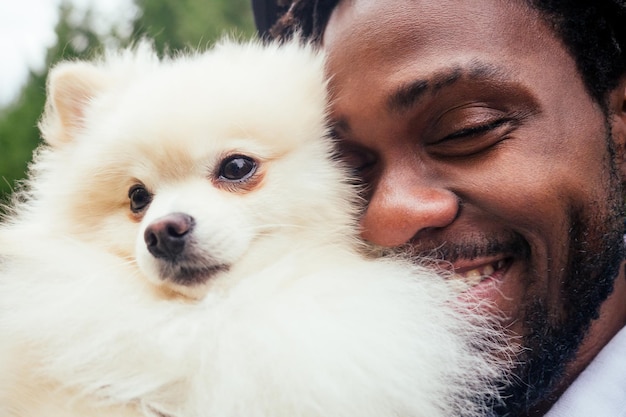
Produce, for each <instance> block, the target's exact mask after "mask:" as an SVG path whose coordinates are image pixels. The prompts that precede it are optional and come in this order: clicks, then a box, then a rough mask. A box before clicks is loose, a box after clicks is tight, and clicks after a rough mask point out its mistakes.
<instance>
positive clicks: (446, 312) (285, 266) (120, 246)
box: [0, 41, 506, 417]
mask: <svg viewBox="0 0 626 417" xmlns="http://www.w3.org/2000/svg"><path fill="white" fill-rule="evenodd" d="M326 100H327V98H326V92H325V81H324V76H323V57H322V56H321V54H319V53H316V52H315V51H314V50H313V49H312V48H311V47H307V46H302V45H300V44H299V43H298V42H291V43H287V44H284V45H261V44H260V43H258V42H249V43H243V44H238V43H236V42H232V41H224V42H222V44H220V45H218V46H217V47H215V48H214V49H212V50H211V51H208V52H205V53H190V54H186V55H184V56H179V57H176V58H172V59H164V60H159V59H158V58H157V57H156V55H155V54H154V52H153V51H152V49H151V47H150V46H149V45H147V43H142V44H140V45H139V46H137V47H135V48H132V49H129V50H126V51H123V52H120V53H116V54H109V55H107V56H106V57H105V58H103V59H101V60H99V61H97V62H66V63H62V64H60V65H58V66H57V67H56V68H55V69H54V70H53V71H52V73H51V77H50V81H49V97H48V103H47V108H46V112H45V114H44V116H43V118H42V121H41V124H40V127H41V130H42V135H43V138H44V139H45V142H46V143H45V144H44V145H43V146H42V147H41V148H40V149H39V150H38V151H37V153H36V155H35V159H34V163H33V165H32V169H31V175H30V179H29V181H28V184H27V185H28V186H27V187H26V188H25V189H24V190H23V191H22V192H21V193H20V194H18V195H17V196H16V197H15V199H14V203H13V207H12V208H11V211H12V212H11V214H9V215H8V216H7V217H6V218H5V220H4V222H3V225H2V226H1V228H0V415H1V416H3V417H7V416H11V417H78V416H80V417H95V416H115V417H122V416H124V417H126V416H133V417H136V416H160V417H244V416H245V417H313V416H316V417H357V416H358V417H395V416H400V417H417V416H421V417H439V416H448V417H450V416H454V417H456V416H471V417H475V416H479V415H484V414H485V413H487V412H488V404H489V402H490V401H492V400H493V399H494V398H496V399H497V395H498V392H497V384H496V383H495V382H494V381H499V380H500V379H501V377H502V376H503V374H504V373H505V366H504V365H505V364H506V360H502V361H501V360H500V359H498V358H497V357H501V356H503V355H501V353H502V351H501V352H499V354H498V355H494V354H493V351H490V350H491V349H492V348H494V347H495V348H497V347H498V346H500V343H499V342H498V341H497V340H495V341H494V337H496V336H495V335H496V333H495V331H494V330H493V328H492V326H491V324H490V323H491V322H490V320H487V319H484V318H482V317H481V316H480V314H478V313H476V312H473V313H472V312H471V309H470V308H468V307H467V306H466V305H465V304H464V303H463V302H462V301H460V298H461V297H459V296H458V293H457V292H456V291H455V290H454V289H452V288H451V287H452V285H451V284H450V283H448V282H446V281H445V280H444V279H442V278H441V277H440V276H438V275H435V274H434V273H432V272H428V271H427V270H426V269H423V268H420V267H418V266H409V265H408V264H407V263H404V262H401V261H397V260H395V261H394V260H389V259H384V258H382V259H381V258H379V259H374V258H373V257H368V256H365V255H363V254H362V253H361V252H364V251H363V248H364V247H363V246H362V244H361V243H359V241H358V238H357V232H356V230H357V227H356V221H355V218H356V216H357V208H356V207H358V204H357V198H356V197H355V196H356V191H355V189H354V187H353V186H352V185H350V181H349V178H348V175H346V172H345V171H344V170H343V169H342V168H341V167H340V166H339V164H338V163H337V162H336V161H335V160H334V159H333V158H332V155H333V148H332V143H331V140H330V139H328V138H327V131H326V128H325V119H326V105H327V103H326ZM496 339H497V337H496ZM496 356H497V357H496ZM504 356H506V355H504Z"/></svg>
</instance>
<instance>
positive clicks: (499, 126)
mask: <svg viewBox="0 0 626 417" xmlns="http://www.w3.org/2000/svg"><path fill="white" fill-rule="evenodd" d="M515 127H516V123H514V121H513V120H512V119H510V118H503V119H496V120H493V121H490V122H487V123H484V124H478V125H468V126H467V127H463V128H460V129H459V130H456V131H454V132H452V133H450V134H448V135H446V136H444V137H443V138H441V139H439V140H437V141H436V142H433V143H430V144H427V148H428V150H429V152H430V153H431V154H432V155H434V156H440V157H463V156H472V155H475V154H477V153H480V152H482V151H485V150H487V149H489V148H491V147H492V146H494V145H496V144H497V143H499V142H501V141H502V140H504V139H506V138H507V137H508V135H509V134H510V133H511V132H512V131H513V130H514V129H515Z"/></svg>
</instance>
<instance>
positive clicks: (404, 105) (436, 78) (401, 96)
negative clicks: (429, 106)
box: [387, 62, 510, 113]
mask: <svg viewBox="0 0 626 417" xmlns="http://www.w3.org/2000/svg"><path fill="white" fill-rule="evenodd" d="M461 79H467V80H482V81H486V80H494V79H496V80H497V79H500V80H505V79H507V80H509V79H510V77H509V76H507V74H506V73H505V72H504V71H502V69H500V68H497V67H495V66H493V65H491V64H485V63H481V62H470V63H469V64H468V65H466V66H461V65H454V66H451V67H448V68H444V69H442V70H440V71H438V72H436V73H434V74H433V75H432V76H431V77H430V78H428V79H424V78H418V79H415V80H412V81H410V82H408V83H406V84H404V85H402V86H400V87H399V88H398V89H397V90H396V91H395V92H393V93H392V94H391V95H390V97H389V99H388V100H387V107H388V108H389V109H390V110H391V111H393V112H397V113H401V112H403V111H406V110H409V109H411V108H412V107H413V106H415V105H416V104H417V103H418V102H419V101H420V100H421V99H422V98H423V97H424V96H425V95H426V94H428V93H430V94H432V93H436V92H437V91H439V90H441V89H442V88H444V87H447V86H450V85H452V84H454V83H456V82H458V81H459V80H461Z"/></svg>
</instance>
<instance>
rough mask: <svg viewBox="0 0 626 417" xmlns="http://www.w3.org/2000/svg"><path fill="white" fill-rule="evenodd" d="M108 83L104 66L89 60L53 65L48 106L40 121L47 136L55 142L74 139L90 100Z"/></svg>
mask: <svg viewBox="0 0 626 417" xmlns="http://www.w3.org/2000/svg"><path fill="white" fill-rule="evenodd" d="M106 84H107V81H106V76H105V74H104V71H103V69H102V68H98V67H97V66H95V65H93V64H90V63H87V62H65V63H62V64H59V65H58V66H56V67H55V68H53V69H52V71H51V72H50V75H49V77H48V85H47V100H46V108H45V111H44V114H43V116H42V118H41V121H40V122H39V128H40V130H41V134H42V137H43V139H44V140H45V141H46V142H47V143H48V144H50V145H52V146H61V145H63V144H65V143H67V142H70V141H72V140H73V138H74V137H75V136H76V134H77V133H78V132H79V131H80V130H81V129H82V128H84V127H85V115H86V111H87V109H88V107H89V105H90V103H91V102H92V100H94V98H96V97H97V95H98V94H99V93H100V92H101V91H102V90H103V89H104V88H105V86H106Z"/></svg>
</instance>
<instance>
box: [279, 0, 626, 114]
mask: <svg viewBox="0 0 626 417" xmlns="http://www.w3.org/2000/svg"><path fill="white" fill-rule="evenodd" d="M278 1H279V7H282V12H283V13H282V16H281V17H280V18H279V19H278V21H277V23H276V24H275V25H274V26H273V27H272V29H271V31H270V34H271V36H272V37H274V38H278V39H285V38H288V37H290V36H291V35H293V34H294V33H296V32H298V33H300V35H301V36H302V37H304V38H306V39H309V40H312V41H314V42H320V41H321V38H322V34H323V32H324V28H325V27H326V24H327V23H328V19H329V18H330V14H331V12H332V11H333V9H334V8H335V6H337V4H338V3H339V1H340V0H282V1H281V0H278ZM524 1H526V2H527V3H528V4H529V5H530V6H531V7H532V8H533V9H535V10H537V11H538V12H539V14H540V15H541V16H543V18H544V20H545V21H546V23H547V24H548V25H549V26H550V27H551V28H552V30H553V31H554V32H555V33H556V35H557V36H558V37H559V38H560V39H561V40H562V42H563V43H564V44H565V46H566V47H567V49H568V50H569V52H570V54H571V55H572V57H573V58H574V60H575V61H576V65H577V67H578V71H579V72H580V74H581V76H582V78H583V81H584V83H585V85H586V87H587V90H588V92H589V94H590V95H591V97H593V98H594V99H595V100H596V101H597V102H598V103H599V104H600V105H601V106H602V107H603V108H604V109H605V110H606V103H605V101H606V99H607V94H608V92H609V91H611V90H613V89H614V88H615V87H616V86H617V84H618V82H619V79H620V77H621V76H622V75H623V74H624V73H626V0H524Z"/></svg>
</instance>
